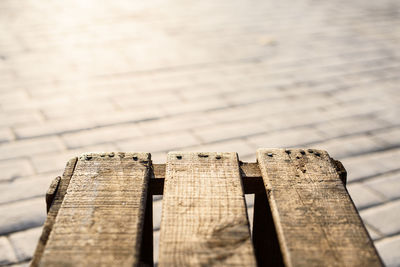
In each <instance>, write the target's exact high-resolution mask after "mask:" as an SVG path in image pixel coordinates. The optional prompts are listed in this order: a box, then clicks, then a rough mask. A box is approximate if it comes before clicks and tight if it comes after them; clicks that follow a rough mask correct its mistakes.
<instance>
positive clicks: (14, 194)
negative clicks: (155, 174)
mask: <svg viewBox="0 0 400 267" xmlns="http://www.w3.org/2000/svg"><path fill="white" fill-rule="evenodd" d="M0 9H1V13H2V16H0V80H1V83H0V159H1V162H0V173H1V174H0V214H2V216H1V217H0V265H4V264H7V265H11V264H16V265H15V266H25V265H27V263H28V261H29V259H30V257H31V255H32V251H33V248H34V246H35V244H36V240H37V236H38V235H39V233H40V226H41V224H42V223H43V220H44V218H45V210H44V207H45V203H44V198H43V195H44V193H45V191H46V188H47V186H48V184H49V183H50V181H51V179H52V178H53V177H54V176H55V175H57V174H61V173H62V170H63V168H64V166H65V163H66V162H67V160H68V159H69V158H71V157H73V156H77V155H79V154H81V153H83V152H88V151H92V152H94V151H115V150H141V151H149V152H152V158H153V160H154V162H157V163H161V162H164V161H165V155H166V152H168V151H169V150H172V149H174V150H177V149H179V150H215V151H217V150H225V151H237V152H238V153H239V156H240V159H241V160H245V161H254V160H255V149H256V148H257V147H281V146H284V147H291V146H312V147H316V148H323V149H327V150H328V151H329V152H330V153H331V155H332V156H334V157H336V158H337V159H340V160H342V162H343V164H344V165H345V167H346V169H347V170H348V182H349V184H348V190H349V192H350V194H351V196H352V198H353V200H354V202H355V204H356V206H357V208H358V209H359V211H360V212H361V215H362V217H363V219H364V220H365V222H366V224H367V225H366V226H367V229H368V231H369V233H370V235H371V237H372V238H373V239H374V240H375V244H376V246H377V248H378V250H379V253H380V254H381V256H382V257H383V259H384V261H385V263H386V264H387V265H388V266H400V259H399V257H398V253H397V251H399V240H400V239H399V237H400V229H399V225H400V224H399V223H398V221H400V218H398V214H400V212H399V211H398V209H399V199H400V195H399V192H400V176H399V173H400V164H399V158H400V143H399V142H400V108H399V106H400V105H399V101H400V93H399V92H400V90H399V89H400V88H399V77H400V76H399V74H400V52H399V50H398V47H399V38H400V30H399V29H400V27H399V25H400V16H399V14H400V4H399V2H398V1H396V0H380V1H362V0H354V1H342V0H333V1H325V2H312V3H311V2H309V1H306V0H299V1H289V0H283V1H272V0H267V1H255V2H252V3H251V4H250V3H249V2H248V1H244V0H239V1H233V2H232V1H226V0H224V1H208V0H207V1H198V2H182V1H180V2H179V1H174V0H163V1H143V2H140V3H139V2H135V3H132V2H130V1H126V0H115V1H112V2H106V1H100V2H99V1H85V4H84V5H82V3H81V1H68V2H56V1H53V0H44V1H41V2H38V1H32V0H28V1H25V2H24V4H23V5H22V4H21V3H20V2H18V1H12V0H5V1H1V2H0ZM89 11H90V12H89ZM71 18H73V19H71ZM157 199H158V200H157V202H155V216H154V219H155V225H156V226H157V225H159V220H160V210H161V201H160V198H159V197H157ZM249 212H251V210H249ZM158 237H159V232H158V231H156V232H155V239H154V240H155V243H156V244H158ZM157 253H158V250H157V247H156V249H155V254H156V255H157ZM156 257H157V256H156Z"/></svg>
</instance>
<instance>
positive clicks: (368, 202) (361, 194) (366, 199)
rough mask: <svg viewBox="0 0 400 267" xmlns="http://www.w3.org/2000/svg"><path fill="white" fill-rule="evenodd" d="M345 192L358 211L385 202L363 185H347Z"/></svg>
mask: <svg viewBox="0 0 400 267" xmlns="http://www.w3.org/2000/svg"><path fill="white" fill-rule="evenodd" d="M347 191H348V192H349V194H350V196H351V198H352V200H353V202H354V204H355V205H356V207H357V209H358V210H362V209H365V208H368V207H370V206H374V205H378V204H381V203H382V202H384V201H385V200H386V199H385V198H384V197H383V196H382V195H380V194H377V193H376V192H374V191H373V190H371V189H370V188H369V187H367V186H365V185H364V184H363V183H352V184H349V185H347Z"/></svg>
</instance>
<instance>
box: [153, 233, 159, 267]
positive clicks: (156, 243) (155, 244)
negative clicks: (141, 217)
mask: <svg viewBox="0 0 400 267" xmlns="http://www.w3.org/2000/svg"><path fill="white" fill-rule="evenodd" d="M159 247H160V231H154V234H153V261H154V264H155V266H157V263H158V248H159Z"/></svg>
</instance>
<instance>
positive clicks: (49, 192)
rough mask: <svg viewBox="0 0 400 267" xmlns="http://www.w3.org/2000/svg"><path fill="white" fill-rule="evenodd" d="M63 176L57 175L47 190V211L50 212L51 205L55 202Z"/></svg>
mask: <svg viewBox="0 0 400 267" xmlns="http://www.w3.org/2000/svg"><path fill="white" fill-rule="evenodd" d="M60 181H61V177H60V176H57V177H56V178H54V180H53V181H52V182H51V184H50V186H49V189H48V190H47V192H46V211H47V212H49V210H50V207H51V205H52V204H53V200H54V197H55V196H56V193H57V190H58V186H59V185H60Z"/></svg>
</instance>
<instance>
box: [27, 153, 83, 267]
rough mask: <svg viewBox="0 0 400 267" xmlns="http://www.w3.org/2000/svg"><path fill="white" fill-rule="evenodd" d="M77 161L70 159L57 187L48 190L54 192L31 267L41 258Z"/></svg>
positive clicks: (52, 186) (36, 264) (34, 266)
mask: <svg viewBox="0 0 400 267" xmlns="http://www.w3.org/2000/svg"><path fill="white" fill-rule="evenodd" d="M77 160H78V158H72V159H70V160H69V161H68V162H67V165H66V166H65V169H64V173H63V175H62V177H61V179H60V181H59V183H58V184H57V186H54V183H52V185H51V186H50V190H52V189H54V190H55V191H54V192H53V197H52V199H51V203H49V204H48V206H47V218H46V221H45V222H44V225H43V230H42V234H41V236H40V238H39V241H38V244H37V246H36V250H35V253H34V255H33V259H32V262H31V266H32V267H36V266H38V264H39V261H40V259H41V257H42V254H43V250H44V248H45V246H46V244H47V241H48V238H49V235H50V233H51V230H52V229H53V225H54V222H55V220H56V217H57V214H58V211H59V209H60V207H61V204H62V202H63V200H64V196H65V193H66V192H67V188H68V185H69V182H70V180H71V177H72V174H73V173H74V169H75V166H76V162H77ZM50 190H49V191H50ZM49 198H50V197H49ZM49 198H48V197H46V202H48V199H49ZM49 202H50V200H49Z"/></svg>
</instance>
